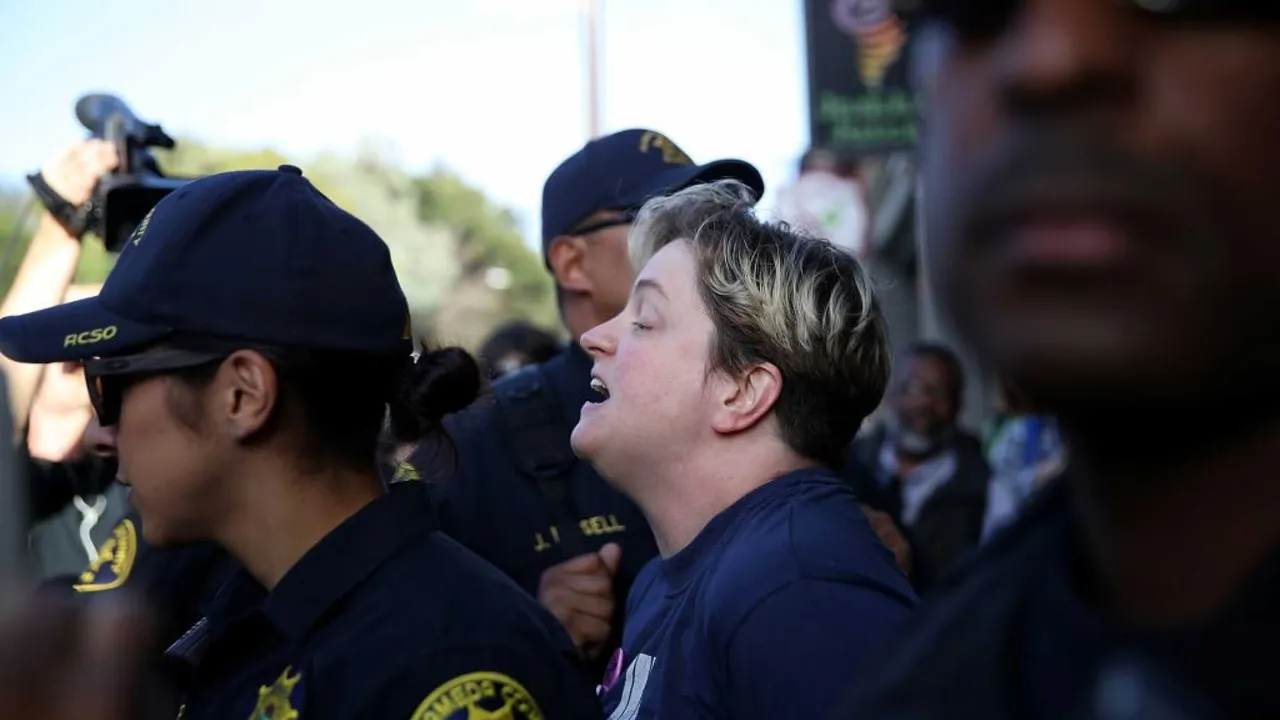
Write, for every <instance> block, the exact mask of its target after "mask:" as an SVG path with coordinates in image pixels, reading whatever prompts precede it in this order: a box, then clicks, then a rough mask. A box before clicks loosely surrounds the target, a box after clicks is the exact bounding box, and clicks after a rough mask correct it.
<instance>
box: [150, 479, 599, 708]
mask: <svg viewBox="0 0 1280 720" xmlns="http://www.w3.org/2000/svg"><path fill="white" fill-rule="evenodd" d="M430 518H431V512H430V501H429V499H428V497H427V492H426V488H425V487H424V486H423V485H422V484H421V483H403V484H400V485H398V486H396V487H394V488H393V489H392V490H391V492H389V493H388V494H387V495H386V496H384V497H382V498H379V499H378V500H375V501H374V502H372V503H371V504H369V505H368V506H367V507H365V508H363V509H362V510H361V511H360V512H358V513H357V514H356V515H354V516H352V517H351V518H349V519H348V520H347V521H346V522H344V523H343V524H342V525H340V526H338V528H336V529H335V530H334V531H333V532H331V533H330V534H329V535H327V536H325V538H324V539H322V540H321V541H320V542H319V543H318V544H317V545H316V546H315V547H314V548H312V549H311V550H310V551H309V552H307V554H306V555H304V556H303V557H302V559H301V560H300V561H299V562H298V563H297V564H296V565H295V566H294V567H293V568H292V569H291V570H289V572H288V573H287V574H286V575H285V576H284V578H283V579H281V581H280V582H279V584H278V585H277V586H276V587H275V588H274V589H273V590H272V591H271V592H270V593H268V592H266V591H265V590H264V589H263V588H262V587H261V586H260V585H258V584H257V583H256V582H255V581H254V580H253V579H252V578H251V577H250V576H249V575H248V574H247V573H245V572H244V571H240V572H239V573H237V575H236V576H234V577H233V578H232V579H231V580H230V581H229V582H228V583H227V584H226V585H225V586H224V587H223V588H222V589H221V590H220V591H219V592H218V593H217V595H216V596H215V597H214V598H213V600H212V601H211V602H210V603H209V604H208V605H207V607H206V614H205V619H204V620H203V621H202V622H201V623H199V624H198V625H197V626H196V627H194V628H193V629H192V630H191V631H189V632H188V633H187V634H186V635H184V636H183V637H182V638H180V639H179V640H178V642H177V643H175V644H174V646H172V647H171V648H170V649H169V652H168V653H167V654H168V655H169V656H170V657H174V658H180V659H181V660H183V661H185V662H187V663H188V664H189V665H190V671H189V674H188V677H187V678H186V680H185V682H184V686H185V688H186V690H187V692H186V694H185V697H184V705H183V709H182V713H181V717H182V718H183V719H184V720H198V719H199V720H204V719H208V720H214V719H215V718H216V719H217V720H227V719H228V718H253V719H255V720H257V719H258V718H264V719H265V718H307V719H309V720H322V719H324V718H334V719H337V718H344V719H346V718H379V719H382V718H386V719H388V720H394V719H395V718H405V719H406V720H407V719H409V718H413V719H414V720H428V719H430V720H464V719H466V718H481V717H501V718H512V720H522V719H525V718H544V717H546V718H567V719H570V720H576V719H577V718H592V717H598V713H599V710H598V705H597V703H596V700H595V698H594V696H593V695H592V693H591V692H590V688H589V687H588V686H587V685H586V684H584V683H583V682H582V681H581V680H580V676H579V674H578V669H577V668H576V666H575V663H576V660H575V655H574V650H573V646H572V644H571V642H570V640H569V637H568V635H567V634H566V633H565V631H564V630H563V629H562V628H561V627H560V626H559V624H557V623H556V621H555V620H554V619H553V618H552V617H551V616H550V615H549V614H548V613H547V612H546V611H545V610H543V609H542V608H541V607H539V606H538V605H537V603H536V602H534V600H533V599H532V598H530V597H529V596H528V595H526V594H525V593H524V592H523V591H521V590H520V588H518V587H517V586H516V585H515V584H514V583H512V582H511V581H510V579H508V578H506V577H504V576H503V575H502V574H501V573H500V572H498V571H497V570H496V569H494V568H493V567H492V566H490V565H489V564H488V563H485V562H484V561H483V560H481V559H480V558H478V557H476V556H475V555H474V554H472V553H471V552H470V551H468V550H466V549H465V548H463V547H462V546H461V545H458V544H457V543H455V542H454V541H452V540H451V539H449V538H448V537H446V536H444V535H443V534H441V533H439V532H436V531H435V528H434V527H433V523H432V522H431V520H430ZM295 713H296V714H295Z"/></svg>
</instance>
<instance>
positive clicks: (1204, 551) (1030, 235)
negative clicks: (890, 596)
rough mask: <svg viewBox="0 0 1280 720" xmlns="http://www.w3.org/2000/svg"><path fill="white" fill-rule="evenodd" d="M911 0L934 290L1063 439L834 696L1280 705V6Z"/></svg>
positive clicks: (955, 702)
mask: <svg viewBox="0 0 1280 720" xmlns="http://www.w3.org/2000/svg"><path fill="white" fill-rule="evenodd" d="M923 4H924V6H925V7H926V9H928V10H929V11H930V15H931V18H930V19H931V20H932V23H931V24H932V25H933V26H934V29H935V30H936V31H937V32H936V34H935V35H934V36H933V37H934V38H935V39H936V45H934V49H936V50H937V53H936V57H935V58H933V59H932V60H927V61H926V66H927V69H926V72H927V73H929V75H931V76H932V80H931V82H930V85H931V87H932V88H933V90H932V96H931V97H930V98H929V110H930V113H931V115H930V117H929V118H928V119H927V123H926V139H925V147H924V150H925V152H923V153H922V154H923V156H924V158H926V159H927V161H928V166H927V169H926V175H925V177H926V182H927V187H928V191H929V192H928V201H929V202H928V203H927V208H928V212H929V213H930V218H929V222H928V228H929V236H928V237H927V238H926V241H927V242H929V243H930V244H931V245H932V246H933V248H932V251H931V252H930V253H929V257H930V258H934V259H936V262H937V264H936V267H935V268H934V270H935V271H936V273H937V276H938V280H939V283H938V287H939V288H940V294H941V296H942V297H944V298H945V299H946V301H947V306H948V307H949V309H950V310H951V311H952V313H953V314H954V316H955V319H956V321H957V326H958V327H959V329H961V330H962V331H963V332H964V334H965V335H967V339H968V340H969V342H970V343H971V345H972V346H973V347H974V349H975V350H977V351H979V353H980V354H981V356H982V357H983V359H984V360H986V362H987V363H989V369H990V370H992V371H994V372H995V373H996V374H997V375H999V376H1000V377H1002V378H1003V379H1005V380H1006V381H1008V382H1010V383H1011V384H1013V385H1016V386H1017V387H1018V388H1019V390H1021V391H1022V392H1023V393H1025V395H1026V397H1027V400H1028V401H1029V403H1030V404H1032V405H1033V406H1035V407H1036V408H1037V409H1039V410H1042V411H1044V412H1046V413H1047V414H1051V415H1055V416H1057V417H1058V418H1059V421H1060V429H1061V431H1062V433H1063V436H1064V438H1065V439H1066V441H1067V445H1068V447H1069V448H1070V452H1071V459H1070V461H1069V462H1070V466H1069V468H1068V469H1067V471H1066V474H1065V475H1064V476H1063V477H1062V479H1061V481H1059V482H1057V483H1055V484H1054V485H1052V486H1051V488H1050V489H1048V490H1047V491H1046V492H1045V493H1044V494H1043V495H1042V497H1041V498H1040V500H1039V501H1037V502H1033V503H1032V505H1031V507H1030V508H1029V510H1028V511H1027V513H1026V515H1025V516H1024V517H1023V518H1022V519H1020V520H1019V521H1017V522H1015V523H1014V524H1013V525H1012V526H1010V527H1009V528H1007V529H1006V530H1004V531H1002V532H1001V533H1000V534H999V535H997V536H996V537H995V538H994V539H993V540H992V541H991V543H990V544H989V546H988V547H986V548H985V551H984V552H981V553H980V555H979V557H978V558H977V560H976V561H975V562H973V563H971V564H969V565H968V566H967V567H966V569H965V570H964V571H962V572H961V573H960V574H959V575H958V576H956V577H954V578H952V579H951V580H950V581H949V582H948V584H947V587H946V588H945V589H944V590H943V591H942V592H941V593H940V594H938V595H935V596H934V597H933V598H932V599H931V602H930V603H929V605H928V607H927V608H926V609H924V610H922V613H923V614H922V616H921V617H918V618H916V620H915V621H914V622H913V623H912V632H911V633H910V634H909V636H908V637H907V638H905V640H904V642H902V643H900V644H899V645H898V646H897V647H896V648H895V650H896V652H893V653H890V656H889V657H887V658H884V659H882V660H881V661H880V662H878V663H876V668H877V671H876V672H875V673H874V677H873V678H871V681H870V683H869V684H868V685H866V686H864V690H865V695H864V696H863V697H862V698H860V699H859V701H857V702H856V703H854V707H853V708H851V709H850V712H849V713H848V714H847V715H846V717H850V718H877V719H878V720H905V719H906V718H911V719H912V720H927V719H931V718H950V717H955V718H961V717H963V718H970V717H975V718H977V717H980V718H986V719H987V720H1005V719H1011V718H1046V719H1051V718H1132V719H1133V720H1145V719H1148V718H1149V719H1151V720H1179V719H1182V718H1190V717H1197V718H1275V717H1280V693H1278V692H1277V690H1276V677H1277V672H1276V669H1277V664H1276V661H1275V655H1276V647H1277V646H1280V482H1277V478H1276V466H1277V459H1278V455H1277V453H1278V449H1280V374H1277V372H1276V368H1277V366H1280V283H1277V281H1276V278H1277V267H1280V213H1277V212H1276V190H1277V188H1278V187H1280V133H1278V132H1277V128H1280V62H1278V60H1280V55H1278V54H1277V51H1278V50H1280V5H1278V4H1276V3H1251V2H1234V1H1231V0H1220V1H1218V2H1198V1H1195V0H1174V1H1162V2H1150V1H1139V0H1128V1H1125V2H1116V1H1115V0H1023V1H1022V2H991V1H988V0H951V1H948V2H942V1H938V2H931V1H928V2H925V3H923ZM1267 658H1271V659H1270V660H1268V659H1267Z"/></svg>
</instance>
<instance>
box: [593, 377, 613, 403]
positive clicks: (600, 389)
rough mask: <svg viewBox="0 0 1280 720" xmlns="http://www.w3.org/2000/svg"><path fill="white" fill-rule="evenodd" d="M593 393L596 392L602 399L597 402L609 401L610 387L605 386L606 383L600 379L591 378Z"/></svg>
mask: <svg viewBox="0 0 1280 720" xmlns="http://www.w3.org/2000/svg"><path fill="white" fill-rule="evenodd" d="M591 392H594V393H595V394H596V395H598V396H599V397H600V399H599V400H597V401H596V402H604V401H605V400H608V399H609V386H608V385H605V384H604V381H603V380H601V379H600V378H597V377H593V378H591Z"/></svg>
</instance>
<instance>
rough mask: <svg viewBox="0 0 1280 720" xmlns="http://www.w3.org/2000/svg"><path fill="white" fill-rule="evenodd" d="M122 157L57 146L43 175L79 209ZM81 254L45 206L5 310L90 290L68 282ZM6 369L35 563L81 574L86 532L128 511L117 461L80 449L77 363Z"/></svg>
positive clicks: (104, 531) (95, 148) (94, 538)
mask: <svg viewBox="0 0 1280 720" xmlns="http://www.w3.org/2000/svg"><path fill="white" fill-rule="evenodd" d="M116 164H117V157H116V152H115V149H114V147H113V146H112V145H110V144H108V143H105V142H103V141H100V140H88V141H85V142H82V143H79V144H77V145H74V146H72V147H69V148H66V149H64V150H62V151H59V152H58V153H57V154H56V155H55V156H54V157H52V158H51V159H50V160H49V161H48V162H47V163H45V166H44V168H43V169H42V171H41V175H42V176H43V177H44V179H45V181H46V182H47V183H48V185H49V186H50V187H51V188H53V189H54V191H55V192H57V193H59V194H61V195H62V196H63V197H65V199H66V200H67V202H69V203H71V204H72V205H77V206H78V205H82V204H83V203H85V202H86V201H88V199H89V196H90V194H91V193H92V192H93V188H94V186H95V185H96V184H97V181H98V177H99V176H101V175H102V174H103V173H106V172H108V171H110V170H111V169H112V168H114V167H115V166H116ZM80 254H81V238H80V237H79V235H78V234H75V233H73V232H72V231H71V230H69V229H68V228H65V227H63V226H62V225H61V224H59V223H58V221H57V220H56V219H54V217H53V215H52V214H50V213H48V212H45V211H44V210H43V209H41V210H40V221H39V225H38V228H37V230H36V233H35V235H34V236H33V237H32V239H31V244H30V245H29V246H28V248H27V252H26V255H25V256H24V257H23V259H22V263H21V265H20V266H19V267H18V272H17V274H16V275H15V277H14V282H13V285H12V287H11V288H10V289H9V293H8V294H7V295H6V296H5V298H4V302H3V304H0V316H5V315H14V314H19V313H24V312H30V311H32V310H39V309H42V308H46V307H50V306H53V305H57V304H59V303H62V302H64V301H67V300H74V299H77V298H79V297H82V296H84V295H85V294H87V293H89V292H91V291H90V290H89V289H87V288H73V287H72V285H71V282H72V279H73V278H74V277H75V271H76V266H77V264H78V263H79V260H80ZM0 369H2V370H3V371H4V372H5V374H6V375H7V376H8V377H9V380H10V384H9V388H10V398H9V399H10V409H11V410H12V412H13V417H14V418H16V422H15V426H16V427H17V429H18V430H19V434H20V437H19V438H17V441H18V444H19V446H20V449H21V453H20V454H21V456H22V457H23V458H24V459H25V462H26V464H27V465H26V469H27V479H28V482H29V488H28V492H27V497H28V499H29V501H30V512H29V513H28V515H29V517H30V519H31V521H32V522H33V523H36V526H35V527H34V528H33V532H32V536H31V550H32V553H33V555H34V558H35V562H36V567H37V569H38V570H39V572H40V574H41V575H42V576H45V577H53V576H61V575H66V574H68V573H74V572H78V571H79V570H80V569H81V568H83V567H84V566H85V564H86V563H87V562H88V561H89V559H91V558H86V557H85V549H84V547H83V545H84V538H83V537H82V535H85V534H87V535H88V536H89V537H88V539H89V541H90V544H91V545H96V544H98V543H101V542H103V541H105V540H106V539H107V538H108V537H109V536H110V533H111V530H112V527H113V525H114V522H115V521H116V520H118V519H119V517H120V515H121V514H122V513H123V512H124V510H125V507H124V505H123V498H122V497H121V496H120V493H119V491H118V489H115V488H114V481H115V477H116V467H115V463H114V462H113V461H110V460H108V461H102V460H100V459H98V458H95V457H93V456H90V455H85V454H83V453H82V452H80V451H79V447H80V444H81V443H80V440H81V436H82V435H83V433H84V432H85V427H86V425H87V423H88V420H89V417H90V416H91V415H92V414H93V412H92V410H91V409H90V407H89V402H88V398H87V397H86V396H85V391H84V381H83V380H82V379H81V377H82V376H81V375H80V369H79V366H78V365H76V364H75V363H69V364H64V365H55V366H49V367H46V366H43V365H29V364H22V363H15V362H13V361H12V360H9V359H7V358H0ZM82 530H83V531H87V532H82Z"/></svg>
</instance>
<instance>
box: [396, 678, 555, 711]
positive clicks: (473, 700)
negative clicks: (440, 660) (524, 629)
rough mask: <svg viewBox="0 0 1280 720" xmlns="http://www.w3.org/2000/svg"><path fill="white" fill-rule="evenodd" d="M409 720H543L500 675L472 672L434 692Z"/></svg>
mask: <svg viewBox="0 0 1280 720" xmlns="http://www.w3.org/2000/svg"><path fill="white" fill-rule="evenodd" d="M412 720H542V711H541V710H539V709H538V704H537V703H536V702H534V700H533V696H531V695H529V692H528V691H527V690H525V689H524V686H522V685H521V684H520V683H518V682H516V681H515V680H512V679H511V678H509V677H507V676H506V675H503V674H502V673H496V672H474V673H467V674H466V675H460V676H458V677H456V678H454V679H452V680H450V681H449V682H447V683H445V684H444V685H441V686H440V687H438V688H436V689H435V690H433V691H432V692H431V694H430V695H428V696H427V699H426V700H423V701H422V704H421V705H419V706H418V709H417V710H415V711H414V713H413V718H412Z"/></svg>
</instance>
